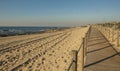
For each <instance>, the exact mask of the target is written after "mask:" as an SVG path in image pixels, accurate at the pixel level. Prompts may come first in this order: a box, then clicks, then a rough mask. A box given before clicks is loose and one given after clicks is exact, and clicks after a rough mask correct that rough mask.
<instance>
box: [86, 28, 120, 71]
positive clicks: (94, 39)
mask: <svg viewBox="0 0 120 71" xmlns="http://www.w3.org/2000/svg"><path fill="white" fill-rule="evenodd" d="M87 46H88V47H87V58H86V63H85V66H84V71H120V56H119V55H118V53H117V52H116V51H115V50H114V48H113V47H112V45H111V44H110V43H109V42H108V41H107V40H106V39H105V37H104V36H103V35H102V34H101V33H100V32H99V31H98V30H97V29H95V28H92V29H91V34H90V38H89V40H88V45H87Z"/></svg>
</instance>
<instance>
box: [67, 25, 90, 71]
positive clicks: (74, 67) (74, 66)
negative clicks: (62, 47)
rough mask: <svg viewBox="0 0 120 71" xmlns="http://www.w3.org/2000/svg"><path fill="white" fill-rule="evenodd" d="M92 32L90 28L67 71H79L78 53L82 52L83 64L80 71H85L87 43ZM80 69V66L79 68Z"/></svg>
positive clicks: (75, 51)
mask: <svg viewBox="0 0 120 71" xmlns="http://www.w3.org/2000/svg"><path fill="white" fill-rule="evenodd" d="M90 32H91V26H89V29H88V31H87V33H86V34H85V37H84V38H83V41H82V43H81V45H80V47H79V49H78V50H73V51H72V52H73V59H72V60H71V63H70V65H69V67H68V69H67V71H78V53H79V52H80V51H82V56H81V58H82V63H81V67H82V68H81V70H79V71H83V70H84V64H85V60H86V50H87V41H88V38H89V35H90ZM79 67H80V66H79Z"/></svg>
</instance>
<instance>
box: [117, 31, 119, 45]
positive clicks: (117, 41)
mask: <svg viewBox="0 0 120 71" xmlns="http://www.w3.org/2000/svg"><path fill="white" fill-rule="evenodd" d="M117 46H119V31H118V30H117Z"/></svg>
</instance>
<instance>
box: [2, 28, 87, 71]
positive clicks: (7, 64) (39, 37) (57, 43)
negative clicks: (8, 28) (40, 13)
mask: <svg viewBox="0 0 120 71" xmlns="http://www.w3.org/2000/svg"><path fill="white" fill-rule="evenodd" d="M87 30H88V28H81V27H76V28H70V29H66V30H62V31H57V32H53V33H43V34H36V35H25V36H24V35H22V36H18V37H17V36H15V37H13V36H12V37H6V38H1V39H0V42H1V43H0V70H1V71H48V70H49V71H66V70H67V68H68V66H69V64H70V62H71V60H72V57H73V56H72V55H71V51H72V50H77V49H78V48H79V46H80V44H81V41H82V37H84V35H85V33H86V32H87ZM7 38H8V39H9V40H10V41H7ZM4 39H5V40H4ZM2 42H4V43H2Z"/></svg>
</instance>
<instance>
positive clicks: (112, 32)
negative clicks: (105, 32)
mask: <svg viewBox="0 0 120 71" xmlns="http://www.w3.org/2000/svg"><path fill="white" fill-rule="evenodd" d="M113 41H114V29H112V42H113Z"/></svg>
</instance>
